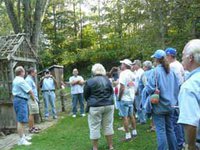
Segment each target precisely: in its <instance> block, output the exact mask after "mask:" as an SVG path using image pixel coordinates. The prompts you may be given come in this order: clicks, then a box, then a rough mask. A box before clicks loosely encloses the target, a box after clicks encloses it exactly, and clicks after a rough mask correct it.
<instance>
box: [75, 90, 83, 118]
mask: <svg viewBox="0 0 200 150" xmlns="http://www.w3.org/2000/svg"><path fill="white" fill-rule="evenodd" d="M78 102H79V104H80V113H81V114H84V98H83V93H79V94H72V113H73V114H74V115H75V114H76V113H77V104H78Z"/></svg>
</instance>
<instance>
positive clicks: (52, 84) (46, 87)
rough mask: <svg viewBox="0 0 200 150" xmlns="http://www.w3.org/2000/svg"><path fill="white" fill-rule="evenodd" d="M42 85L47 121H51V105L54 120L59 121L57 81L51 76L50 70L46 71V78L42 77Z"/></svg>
mask: <svg viewBox="0 0 200 150" xmlns="http://www.w3.org/2000/svg"><path fill="white" fill-rule="evenodd" d="M40 85H41V88H42V95H43V99H44V105H45V119H46V120H48V119H49V103H50V105H51V107H52V114H53V119H57V115H56V105H55V100H56V95H55V88H56V80H55V78H54V77H53V76H52V75H51V73H50V71H49V70H48V69H46V70H45V73H44V76H43V77H42V79H41V81H40Z"/></svg>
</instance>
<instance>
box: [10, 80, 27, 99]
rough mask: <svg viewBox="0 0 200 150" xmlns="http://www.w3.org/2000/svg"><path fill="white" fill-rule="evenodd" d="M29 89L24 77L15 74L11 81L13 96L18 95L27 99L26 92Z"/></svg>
mask: <svg viewBox="0 0 200 150" xmlns="http://www.w3.org/2000/svg"><path fill="white" fill-rule="evenodd" d="M29 91H31V87H30V86H29V85H28V83H27V82H26V81H25V80H24V78H23V77H20V76H16V77H15V79H14V80H13V83H12V94H13V96H19V97H22V98H25V99H29V94H28V92H29Z"/></svg>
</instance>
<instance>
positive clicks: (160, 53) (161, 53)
mask: <svg viewBox="0 0 200 150" xmlns="http://www.w3.org/2000/svg"><path fill="white" fill-rule="evenodd" d="M165 56H166V53H165V51H164V50H161V49H159V50H156V51H155V53H154V54H153V55H152V56H151V58H157V59H161V58H162V57H165Z"/></svg>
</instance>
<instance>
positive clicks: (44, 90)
mask: <svg viewBox="0 0 200 150" xmlns="http://www.w3.org/2000/svg"><path fill="white" fill-rule="evenodd" d="M54 91H55V90H42V92H54Z"/></svg>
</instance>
